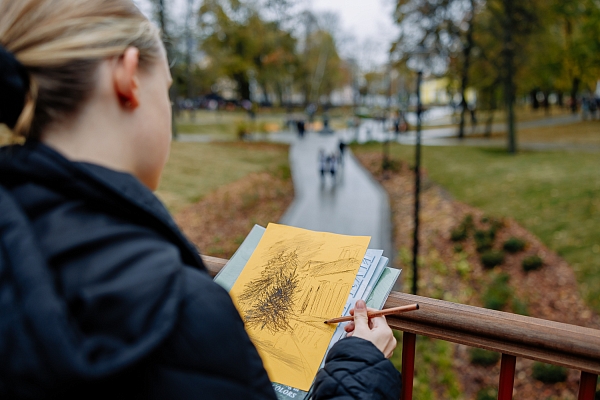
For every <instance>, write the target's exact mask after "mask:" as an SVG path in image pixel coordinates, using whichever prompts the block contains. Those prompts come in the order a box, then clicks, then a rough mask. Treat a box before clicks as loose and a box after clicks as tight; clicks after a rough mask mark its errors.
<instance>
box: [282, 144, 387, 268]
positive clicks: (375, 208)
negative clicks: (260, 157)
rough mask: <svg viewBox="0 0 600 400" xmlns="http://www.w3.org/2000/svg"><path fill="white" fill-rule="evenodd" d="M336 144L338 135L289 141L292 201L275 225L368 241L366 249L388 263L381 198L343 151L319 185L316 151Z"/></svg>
mask: <svg viewBox="0 0 600 400" xmlns="http://www.w3.org/2000/svg"><path fill="white" fill-rule="evenodd" d="M341 134H342V133H340V134H339V135H341ZM288 138H289V136H288ZM338 140H339V139H338V134H329V135H322V134H318V133H307V134H306V135H305V137H304V138H303V139H299V138H295V139H293V140H292V145H291V149H290V165H291V169H292V177H293V181H294V189H295V198H294V201H293V203H292V205H291V206H290V208H289V209H288V210H287V211H286V213H285V214H284V216H283V217H282V218H281V221H280V222H281V223H282V224H286V225H292V226H297V227H300V228H306V229H312V230H318V231H328V232H334V233H341V234H348V235H365V236H371V243H370V245H369V247H370V248H373V249H383V250H384V255H385V256H386V257H388V258H393V257H394V251H393V248H392V238H391V234H392V230H391V216H390V215H391V214H390V207H389V203H388V197H387V193H386V192H385V191H384V189H383V188H382V187H381V186H380V185H379V183H378V182H377V181H375V180H374V179H373V177H372V176H371V175H370V173H369V172H367V171H366V170H365V169H364V168H363V167H362V166H361V165H360V164H359V163H358V162H357V161H356V159H355V158H354V156H353V155H352V154H351V153H350V151H349V150H347V151H346V154H345V156H344V161H343V166H342V167H341V168H340V170H339V171H338V174H337V177H336V179H335V180H334V179H332V177H331V175H328V176H326V178H325V180H324V181H322V180H321V176H320V172H319V163H318V158H319V151H320V150H321V149H322V150H324V151H325V152H327V153H330V152H333V151H335V150H336V149H337V148H338Z"/></svg>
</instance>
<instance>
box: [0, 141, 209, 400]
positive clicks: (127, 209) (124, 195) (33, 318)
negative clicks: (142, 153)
mask: <svg viewBox="0 0 600 400" xmlns="http://www.w3.org/2000/svg"><path fill="white" fill-rule="evenodd" d="M30 184H35V185H41V186H44V187H48V188H52V190H55V191H58V192H60V194H61V195H63V196H66V197H68V198H75V199H79V200H83V201H85V202H89V203H93V204H94V206H95V207H98V209H99V210H100V211H101V212H102V211H105V212H107V213H114V214H123V215H127V216H128V217H129V219H130V220H131V219H134V220H139V221H140V223H142V224H145V225H149V226H151V227H153V228H154V229H155V230H158V231H159V232H161V234H163V235H164V236H166V237H167V238H170V241H171V242H173V243H174V244H176V245H177V246H178V247H179V249H180V253H181V258H182V260H183V261H184V262H185V263H186V264H188V265H195V266H198V267H199V268H203V267H202V263H201V260H200V258H199V255H198V253H197V252H196V251H195V249H194V248H193V246H192V245H191V244H189V242H187V240H186V239H185V238H184V237H183V236H182V234H181V233H180V232H179V230H178V229H177V227H176V226H175V223H174V222H173V221H172V219H171V218H170V216H169V214H168V212H167V211H166V209H165V208H164V207H163V206H162V204H161V203H160V201H158V200H157V199H156V198H155V197H154V195H152V193H151V192H150V191H148V190H147V189H146V188H145V187H144V186H143V185H142V184H141V183H139V181H137V180H136V179H135V178H134V177H133V176H131V175H128V174H124V173H119V172H115V171H110V170H107V169H105V168H102V167H98V166H94V165H91V164H85V163H73V162H70V161H68V160H67V159H65V158H64V157H62V156H61V155H60V154H58V153H57V152H55V151H54V150H52V149H50V148H49V147H47V146H45V145H43V144H40V143H30V144H27V145H24V146H10V147H4V148H0V360H2V362H1V363H0V397H3V396H1V394H2V393H12V394H13V395H17V396H23V397H44V392H45V390H47V389H48V388H56V387H60V385H64V384H68V382H70V381H73V380H77V381H81V380H84V381H85V380H86V379H90V380H93V379H98V378H102V377H107V376H110V375H111V374H114V373H116V372H118V371H122V370H123V369H126V368H128V367H130V366H131V365H133V364H134V363H136V362H138V361H139V360H140V359H142V358H143V357H145V356H147V355H149V354H150V353H151V352H152V351H153V350H154V349H155V348H156V346H157V345H158V344H159V343H160V342H161V341H163V340H164V339H165V337H167V336H168V335H169V333H170V332H171V330H172V328H173V326H174V324H175V322H176V319H177V314H178V307H179V304H180V302H181V296H182V294H181V292H182V289H181V288H182V285H183V283H182V280H181V277H180V276H181V274H179V273H178V271H177V270H176V268H173V269H172V270H169V271H168V274H167V279H166V283H165V286H167V285H168V287H166V289H165V290H166V291H167V292H168V296H166V297H165V299H164V301H162V302H161V303H160V306H159V307H158V308H157V309H156V310H153V314H152V320H151V321H148V322H147V323H146V325H147V328H146V329H145V330H144V331H143V332H142V333H141V334H140V335H139V336H138V337H136V338H135V339H133V340H128V341H123V340H118V339H116V338H113V337H109V336H107V335H105V334H87V333H83V332H82V331H81V330H80V328H79V327H78V325H77V324H76V323H75V322H74V318H73V316H72V315H70V313H69V309H68V307H67V303H66V301H65V300H64V299H63V298H62V297H61V296H60V294H59V293H58V292H57V289H56V287H55V280H54V277H53V276H52V273H51V270H50V267H49V265H48V263H47V260H46V259H45V257H44V255H43V254H42V252H41V251H40V248H39V245H38V243H37V239H36V236H35V233H34V230H33V228H32V225H31V222H30V221H29V219H28V216H27V215H26V213H25V212H24V209H23V207H22V206H21V205H20V204H18V203H17V202H16V201H15V197H14V196H13V195H12V193H11V190H13V189H15V188H18V187H19V186H22V185H30ZM164 278H165V276H164V272H163V275H161V277H160V279H164ZM157 279H158V277H157Z"/></svg>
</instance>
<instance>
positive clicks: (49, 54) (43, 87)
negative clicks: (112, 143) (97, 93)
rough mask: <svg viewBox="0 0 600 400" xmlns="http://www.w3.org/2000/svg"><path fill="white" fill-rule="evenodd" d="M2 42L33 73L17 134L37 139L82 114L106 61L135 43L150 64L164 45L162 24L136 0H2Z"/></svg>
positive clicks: (143, 61)
mask: <svg viewBox="0 0 600 400" xmlns="http://www.w3.org/2000/svg"><path fill="white" fill-rule="evenodd" d="M0 45H2V46H4V48H6V49H7V50H8V51H9V52H11V53H12V54H13V55H14V56H15V57H16V58H17V60H19V61H20V62H21V64H23V66H24V67H25V68H26V69H27V71H28V73H29V76H30V89H29V93H28V95H27V100H26V104H25V107H24V109H23V111H22V113H21V115H20V117H19V120H18V122H17V125H16V126H15V128H14V130H13V135H15V136H20V137H27V138H34V139H37V138H39V135H40V134H41V132H42V131H43V130H44V128H45V127H46V126H47V125H48V124H50V123H52V122H55V121H58V120H61V119H64V118H66V117H69V116H71V115H74V114H75V113H77V111H78V110H79V107H80V106H81V105H82V104H83V103H84V102H85V101H86V100H87V98H88V96H89V94H90V93H91V92H93V90H94V88H95V84H96V70H97V67H98V65H99V63H100V62H101V61H102V60H104V59H106V58H110V57H115V56H120V55H121V54H123V52H124V51H125V50H126V49H127V48H128V47H130V46H132V47H136V48H137V49H139V54H140V67H141V68H144V67H147V66H148V65H150V64H151V62H152V61H154V60H155V59H156V58H157V57H158V56H159V53H160V46H161V44H160V35H159V32H158V29H157V28H156V27H155V26H154V25H153V24H152V23H151V22H150V21H148V19H147V18H146V17H144V15H143V14H142V13H141V12H140V10H139V9H138V8H137V7H136V6H135V5H134V4H133V2H132V1H131V0H0Z"/></svg>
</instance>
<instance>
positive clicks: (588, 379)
mask: <svg viewBox="0 0 600 400" xmlns="http://www.w3.org/2000/svg"><path fill="white" fill-rule="evenodd" d="M597 381H598V375H596V374H590V373H589V372H584V371H581V379H580V380H579V396H578V397H577V400H594V397H596V382H597Z"/></svg>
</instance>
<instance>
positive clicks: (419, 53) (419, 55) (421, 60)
mask: <svg viewBox="0 0 600 400" xmlns="http://www.w3.org/2000/svg"><path fill="white" fill-rule="evenodd" d="M426 57H427V52H426V51H425V49H424V48H423V47H422V46H419V47H418V48H417V49H416V51H414V52H413V53H411V58H412V59H413V60H414V61H415V63H416V64H417V93H416V94H417V135H416V136H417V137H416V139H417V143H416V146H415V215H414V231H413V266H412V267H413V282H412V293H413V294H417V289H418V282H419V277H418V269H419V266H418V261H419V209H420V195H421V116H422V114H423V105H422V104H421V81H422V79H423V69H424V67H425V62H426Z"/></svg>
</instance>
